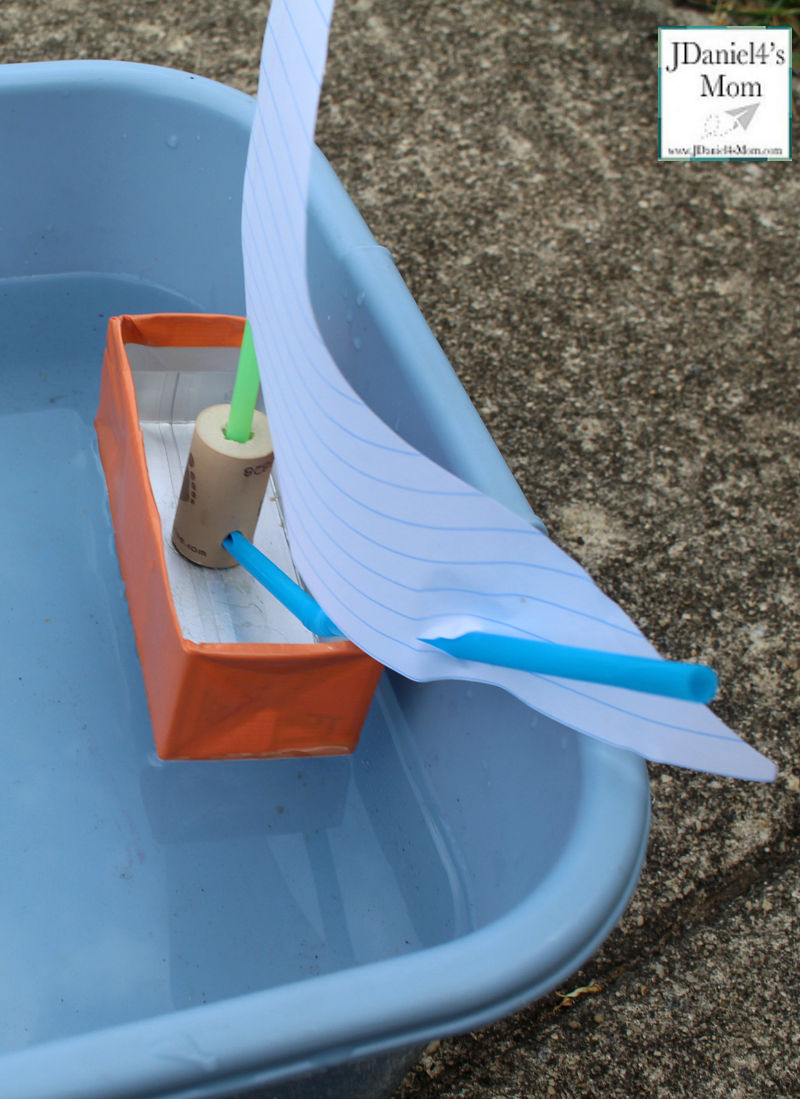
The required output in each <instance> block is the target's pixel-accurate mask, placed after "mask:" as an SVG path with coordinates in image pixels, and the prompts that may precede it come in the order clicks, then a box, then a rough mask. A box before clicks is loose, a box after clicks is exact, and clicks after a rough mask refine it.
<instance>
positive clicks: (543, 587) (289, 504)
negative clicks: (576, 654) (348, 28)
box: [242, 0, 776, 781]
mask: <svg viewBox="0 0 800 1099" xmlns="http://www.w3.org/2000/svg"><path fill="white" fill-rule="evenodd" d="M332 11H333V0H273V3H272V6H271V8H270V14H269V22H268V24H267V29H266V33H265V36H264V49H263V54H262V60H261V71H260V77H259V92H258V107H257V111H256V116H255V121H254V125H253V132H252V137H251V141H250V150H249V154H248V159H247V172H246V178H245V189H244V208H243V214H242V232H243V247H244V262H245V283H246V291H247V313H248V317H249V319H250V322H251V325H252V328H253V334H254V339H255V345H256V351H257V354H258V361H259V367H260V371H261V380H262V385H263V388H264V393H265V400H266V403H267V408H268V411H269V414H270V423H271V427H272V433H273V439H274V444H275V453H276V464H277V467H278V469H279V472H280V482H281V493H282V500H283V507H284V511H285V516H286V521H287V526H288V532H289V538H290V542H291V547H292V555H293V557H294V561H295V563H296V565H297V567H298V568H299V571H300V574H301V575H302V577H303V581H304V583H305V584H306V586H307V587H308V589H309V591H310V592H311V593H312V595H313V596H314V597H315V599H317V600H318V602H319V603H320V604H321V606H322V607H323V609H324V610H325V612H326V613H327V614H328V615H329V616H330V617H331V618H332V619H333V621H334V622H336V623H337V625H338V626H339V627H340V628H341V629H342V630H343V631H344V632H345V634H346V635H347V636H348V637H350V638H351V639H352V640H353V641H354V642H355V643H356V644H357V645H359V646H360V647H361V648H363V649H364V650H365V651H366V652H367V653H369V654H370V655H371V656H373V657H375V658H376V659H377V660H379V661H381V663H383V664H385V665H387V666H388V667H390V668H394V669H396V670H397V671H399V672H401V673H402V674H403V675H405V676H408V677H409V678H411V679H415V680H434V679H466V680H475V681H479V682H484V683H494V684H497V685H499V686H500V687H503V688H505V689H506V690H507V691H510V692H511V693H512V694H514V695H516V696H517V697H518V698H520V699H522V700H523V701H524V702H526V703H527V704H528V705H530V706H531V707H533V708H534V709H535V710H538V711H539V712H541V713H543V714H547V715H548V716H549V717H552V718H555V719H556V720H557V721H560V722H563V723H564V724H565V725H568V726H570V727H571V728H573V729H577V730H579V731H580V732H583V733H587V734H588V735H590V736H593V737H597V738H599V739H600V740H604V741H607V742H609V743H611V744H615V745H619V746H620V747H623V748H629V749H631V750H633V751H634V752H638V753H639V754H640V755H643V756H645V757H646V758H648V759H651V760H656V761H659V762H664V763H673V764H678V765H680V766H683V767H692V768H696V769H698V770H703V771H713V772H715V773H718V774H723V775H732V776H737V777H741V778H749V779H760V780H767V781H769V780H772V779H774V778H775V774H776V768H775V766H774V764H772V763H771V762H770V761H769V760H767V759H765V758H764V757H763V756H761V755H760V754H759V753H758V752H756V751H755V750H754V749H753V748H751V747H750V746H749V745H748V744H746V743H745V742H744V741H743V740H741V739H740V738H739V737H738V736H736V734H735V733H733V732H731V730H729V729H728V728H727V727H726V726H725V725H724V724H723V722H722V721H720V720H719V718H717V717H716V716H715V715H714V714H713V713H712V712H711V711H710V710H709V709H708V708H707V707H705V706H702V705H699V704H696V703H691V702H683V701H679V700H674V699H669V698H663V697H656V696H652V695H646V694H642V693H639V692H636V691H631V690H626V689H622V688H616V687H605V686H596V685H593V684H589V683H583V682H576V681H574V680H566V679H561V678H556V677H552V676H543V675H534V674H531V673H529V672H520V671H512V670H507V669H504V668H498V667H492V666H490V665H486V664H478V663H472V662H466V661H461V660H457V659H455V658H453V657H451V656H448V655H447V654H445V653H443V652H440V651H438V650H435V649H432V648H430V647H428V646H426V645H425V644H424V642H423V641H421V640H420V638H424V637H437V636H438V637H448V636H449V637H453V636H457V635H458V634H461V633H465V632H468V631H484V632H488V633H500V634H508V635H511V636H517V637H530V638H536V639H539V640H545V641H551V642H559V643H561V644H566V645H577V646H581V647H584V648H592V649H601V650H606V651H610V652H618V653H628V654H631V655H635V656H645V657H657V655H658V654H657V653H656V651H655V650H654V649H653V647H652V646H651V645H650V643H649V642H648V641H647V640H646V639H645V637H644V636H643V635H642V633H641V632H640V631H639V630H638V629H637V628H636V626H635V625H634V623H633V622H632V621H631V619H630V618H628V616H627V615H626V614H625V613H624V612H623V611H622V610H621V609H620V608H619V607H618V606H617V605H616V604H615V603H614V602H613V601H612V600H611V599H609V598H608V597H607V596H605V595H604V594H603V593H602V592H601V591H600V589H599V588H598V587H597V585H596V584H595V583H594V581H593V580H592V579H591V577H590V576H589V575H588V574H587V573H586V572H585V571H584V570H583V569H582V568H581V567H580V566H579V565H578V564H577V563H576V562H575V561H573V560H572V559H571V558H570V557H569V556H568V555H567V554H566V553H564V552H563V551H562V550H560V549H559V548H558V547H557V546H556V545H554V544H553V542H551V541H550V539H549V538H547V536H546V535H544V534H542V533H541V532H540V531H538V530H536V529H535V528H534V527H533V526H531V525H530V524H529V523H527V522H526V521H525V520H524V519H523V518H520V517H519V516H517V515H515V514H514V513H513V512H511V511H510V510H509V509H508V508H506V507H505V506H503V505H502V504H500V503H498V502H497V501H496V500H493V499H490V498H489V497H488V496H485V495H484V494H482V493H481V492H479V491H477V490H476V489H474V488H472V487H471V486H470V485H468V484H466V483H465V482H463V481H461V480H459V479H458V478H457V477H455V476H453V475H452V474H451V473H449V472H448V471H446V470H444V469H442V468H441V467H440V466H438V465H437V464H436V463H434V462H432V461H431V460H430V459H428V458H427V457H425V456H424V455H422V454H420V453H419V451H417V450H415V449H414V448H413V447H411V446H409V445H408V443H406V442H404V440H403V439H401V438H400V437H399V436H398V435H397V434H395V432H394V431H392V430H391V428H389V427H388V426H387V425H386V424H385V423H384V422H383V421H382V420H380V419H379V418H378V416H377V415H375V413H374V412H372V411H371V409H370V408H368V407H367V405H366V404H365V403H364V402H363V401H362V400H361V398H360V397H359V396H358V395H357V394H356V393H355V391H354V390H353V389H352V388H351V386H350V385H349V384H348V383H347V382H346V381H345V379H344V377H343V376H342V374H341V372H340V371H339V369H338V367H337V366H336V364H335V362H334V361H333V359H332V358H331V355H330V354H329V352H328V349H327V348H326V346H325V343H324V341H323V339H322V336H321V335H320V332H319V329H318V327H317V323H316V320H315V318H314V312H313V309H312V305H311V299H310V295H309V289H308V283H307V278H306V209H307V200H308V181H309V171H310V165H311V150H312V142H313V137H314V125H315V121H316V113H317V104H318V100H319V93H320V86H321V83H322V76H323V73H324V70H325V60H326V55H327V48H328V31H329V26H330V20H331V15H332Z"/></svg>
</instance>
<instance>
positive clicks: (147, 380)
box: [125, 344, 316, 644]
mask: <svg viewBox="0 0 800 1099" xmlns="http://www.w3.org/2000/svg"><path fill="white" fill-rule="evenodd" d="M125 351H126V353H127V356H128V361H129V363H130V366H131V372H132V374H133V384H134V387H135V389H136V402H137V406H138V410H139V426H140V427H141V429H142V435H143V436H144V450H145V457H146V460H147V471H148V473H149V475H150V484H151V485H152V488H153V495H154V496H155V501H156V506H157V508H158V512H159V515H160V516H161V530H162V536H163V539H164V554H165V556H166V560H167V573H168V575H169V582H170V588H171V591H172V599H173V602H174V604H175V610H176V611H177V614H178V620H179V622H180V624H181V630H182V631H183V636H184V637H185V638H186V639H187V640H189V641H194V642H253V643H256V642H258V643H266V642H270V643H273V644H286V643H292V644H309V643H312V642H314V641H315V640H316V638H315V637H314V635H313V634H312V633H310V632H309V631H308V630H307V629H306V628H305V626H303V625H301V623H300V622H298V620H297V619H296V618H295V616H294V615H293V614H291V613H290V612H289V611H287V610H286V608H285V607H283V606H282V605H281V604H280V603H279V602H278V601H277V599H275V598H274V597H273V596H271V595H270V594H269V592H268V591H266V590H265V589H264V588H263V587H262V586H261V585H260V584H259V583H258V582H257V581H256V580H253V578H252V577H251V576H250V575H249V573H247V572H245V570H244V569H243V568H242V567H241V566H240V565H236V566H235V568H231V569H205V568H202V567H201V566H200V565H193V564H192V563H191V561H187V560H186V558H185V557H183V556H182V555H181V554H180V553H178V551H177V550H176V549H175V547H174V546H173V545H172V523H173V520H174V518H175V508H176V506H177V503H178V495H179V493H180V490H181V483H182V481H183V474H184V470H185V468H186V461H187V458H188V456H189V447H190V446H191V442H192V433H193V431H194V422H195V420H196V419H197V416H198V414H199V413H200V412H201V411H202V410H203V409H204V408H207V407H208V406H209V405H214V404H225V403H227V402H229V401H230V399H231V393H232V391H233V383H234V379H235V377H236V366H237V363H238V361H239V351H238V349H237V348H235V347H145V346H143V345H142V344H126V345H125ZM258 407H259V408H260V409H261V411H263V410H264V406H263V402H262V400H261V397H260V396H259V404H258ZM253 541H254V543H255V545H256V546H258V548H259V549H260V550H261V551H262V552H263V553H265V554H266V555H267V557H269V558H270V559H271V560H272V561H274V562H275V564H276V565H278V567H279V568H281V569H283V571H284V572H286V573H288V575H289V576H291V577H292V579H293V580H296V581H297V582H298V583H299V577H298V575H297V572H296V570H295V567H294V563H293V561H292V555H291V552H290V550H289V542H288V540H287V537H286V530H285V528H284V525H283V516H282V514H281V508H280V497H279V492H278V487H277V484H276V480H275V470H274V468H273V475H272V477H270V481H269V485H268V486H267V494H266V497H265V500H264V505H263V507H262V508H261V515H260V516H259V520H258V526H257V527H256V533H255V537H254V539H253Z"/></svg>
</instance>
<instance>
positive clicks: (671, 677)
mask: <svg viewBox="0 0 800 1099" xmlns="http://www.w3.org/2000/svg"><path fill="white" fill-rule="evenodd" d="M421 640H425V641H427V643H428V644H429V645H433V646H435V647H436V648H437V649H442V650H443V651H444V652H446V653H449V654H450V655H451V656H455V657H456V658H457V659H459V660H475V661H478V662H479V663H480V664H497V665H499V666H500V667H502V668H518V669H520V670H521V671H523V672H535V673H537V674H539V675H557V676H561V677H563V678H564V679H582V680H584V681H585V682H587V683H606V684H608V685H609V686H611V687H627V688H628V690H631V691H644V692H646V693H647V694H654V695H666V696H667V697H668V698H684V699H687V700H688V701H689V702H710V701H711V699H712V698H713V697H714V695H715V694H716V693H717V676H716V674H715V672H714V671H713V670H712V669H711V668H709V667H708V666H707V665H705V664H680V663H678V662H677V661H674V660H650V659H648V658H647V657H642V656H623V655H622V654H621V653H606V652H599V651H598V650H596V649H578V648H573V647H572V646H571V645H555V644H552V643H551V642H549V641H531V640H529V639H527V638H521V637H500V636H498V635H497V634H491V633H465V634H464V635H463V636H461V637H454V638H447V637H437V638H435V639H433V640H431V639H428V638H421Z"/></svg>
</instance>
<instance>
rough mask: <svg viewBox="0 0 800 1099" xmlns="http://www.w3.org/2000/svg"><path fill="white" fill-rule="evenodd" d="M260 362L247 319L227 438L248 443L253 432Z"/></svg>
mask: <svg viewBox="0 0 800 1099" xmlns="http://www.w3.org/2000/svg"><path fill="white" fill-rule="evenodd" d="M258 385H259V377H258V363H257V362H256V349H255V345H254V343H253V331H252V329H251V328H250V322H249V321H245V325H244V336H243V337H242V350H241V351H240V353H239V366H238V368H237V370H236V381H235V382H234V385H233V396H232V397H231V414H230V416H229V417H228V426H227V428H226V429H225V438H226V439H232V440H233V442H235V443H246V442H247V441H248V440H249V438H250V436H251V435H252V433H253V413H254V412H255V408H256V399H257V397H258Z"/></svg>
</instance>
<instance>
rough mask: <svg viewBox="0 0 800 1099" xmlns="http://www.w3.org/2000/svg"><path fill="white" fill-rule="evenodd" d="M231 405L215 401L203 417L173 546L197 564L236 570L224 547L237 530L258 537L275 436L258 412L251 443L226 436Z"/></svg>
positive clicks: (196, 432)
mask: <svg viewBox="0 0 800 1099" xmlns="http://www.w3.org/2000/svg"><path fill="white" fill-rule="evenodd" d="M230 407H231V406H230V405H227V404H219V405H212V407H211V408H206V409H203V411H202V412H201V413H200V415H199V416H198V417H197V422H196V424H195V428H194V435H193V437H192V446H191V449H190V451H189V460H188V462H187V465H186V472H185V474H184V478H183V486H182V488H181V495H180V499H179V500H178V507H177V510H176V512H175V524H174V526H173V528H172V544H173V545H174V546H175V549H177V550H178V552H179V553H182V554H183V556H184V557H186V558H187V559H188V560H189V561H193V562H194V563H195V564H196V565H205V566H206V568H211V569H227V568H231V567H232V566H233V565H235V564H236V563H237V562H236V561H235V560H234V559H233V557H231V555H230V554H229V553H228V552H227V551H226V550H224V549H223V548H222V540H223V538H226V537H227V536H228V535H229V534H230V533H231V531H232V530H238V531H241V532H242V534H243V535H244V536H245V538H249V539H250V540H251V541H252V538H253V535H254V533H255V529H256V523H257V522H258V515H259V512H260V511H261V504H262V503H263V501H264V494H265V492H266V490H267V482H268V481H269V474H270V470H271V469H272V462H273V453H272V436H271V435H270V431H269V422H268V420H267V417H266V416H265V415H264V413H263V412H255V413H254V414H253V433H252V435H251V437H250V439H249V440H248V441H247V442H246V443H236V442H234V441H233V440H232V439H228V438H226V436H225V428H226V426H227V423H228V416H229V414H230Z"/></svg>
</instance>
